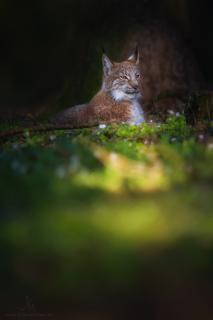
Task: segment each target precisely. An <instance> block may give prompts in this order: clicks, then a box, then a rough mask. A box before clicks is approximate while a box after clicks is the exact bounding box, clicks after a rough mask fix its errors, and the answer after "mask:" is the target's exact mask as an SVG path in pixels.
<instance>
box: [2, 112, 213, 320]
mask: <svg viewBox="0 0 213 320" xmlns="http://www.w3.org/2000/svg"><path fill="white" fill-rule="evenodd" d="M207 131H208V133H207V134H206V133H203V132H202V133H200V132H198V133H197V132H196V131H195V130H194V129H193V128H192V127H190V126H188V125H187V124H186V121H185V118H184V116H182V115H179V114H178V115H174V116H171V117H169V118H168V119H167V121H166V122H165V123H164V124H154V123H149V124H141V125H140V126H133V125H131V126H130V125H125V124H120V125H111V126H107V127H104V126H101V127H99V128H93V129H84V130H73V131H63V132H51V133H48V134H33V135H29V133H28V132H27V131H26V132H25V134H24V135H23V136H22V137H14V138H12V139H10V140H9V141H7V142H4V144H2V146H1V152H0V175H1V183H0V198H1V199H0V203H1V225H0V234H1V242H0V246H1V258H2V263H1V275H3V278H2V279H1V290H3V291H4V296H5V297H6V298H8V297H11V296H13V297H16V296H19V297H20V295H21V296H23V297H24V296H25V295H31V296H38V297H39V298H40V299H41V300H42V299H43V300H44V301H55V304H56V305H57V303H62V301H67V300H66V299H68V298H69V299H71V297H72V299H74V300H75V301H84V300H88V299H89V300H90V299H96V298H97V297H99V298H97V301H99V302H100V299H104V297H109V296H113V297H118V296H122V295H123V299H124V300H125V299H129V298H127V297H130V296H131V295H132V294H133V293H135V292H140V294H142V295H143V296H144V297H147V295H148V296H149V297H151V298H150V299H152V298H153V299H154V300H159V299H163V298H162V297H165V299H167V298H169V297H170V296H171V295H175V296H176V298H177V299H179V297H180V296H182V293H183V292H187V290H189V288H191V290H194V291H193V292H194V297H195V300H196V299H197V300H199V299H200V297H201V296H202V299H207V300H208V299H209V291H208V290H209V288H210V287H211V285H212V280H213V279H212V276H213V273H212V262H213V253H212V249H213V214H212V212H213V188H212V182H213V141H212V136H211V130H210V129H208V130H207ZM201 288H202V290H203V293H202V295H201V294H200V290H201ZM184 290H185V291H184ZM91 297H93V298H91ZM95 297H96V298H95ZM6 298H5V299H6ZM56 301H57V302H56ZM92 301H93V302H94V301H96V300H92ZM196 303H198V305H199V301H197V302H196ZM201 309H202V308H201ZM195 310H196V308H195ZM202 310H203V309H202ZM196 312H197V311H196ZM203 319H205V318H203Z"/></svg>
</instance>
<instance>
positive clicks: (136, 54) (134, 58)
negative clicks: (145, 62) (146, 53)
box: [128, 46, 140, 64]
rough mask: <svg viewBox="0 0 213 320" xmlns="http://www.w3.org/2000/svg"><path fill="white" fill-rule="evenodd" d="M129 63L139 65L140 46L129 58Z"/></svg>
mask: <svg viewBox="0 0 213 320" xmlns="http://www.w3.org/2000/svg"><path fill="white" fill-rule="evenodd" d="M128 61H132V62H135V63H136V64H139V61H140V54H139V50H138V46H136V48H135V51H134V52H133V53H132V54H131V56H130V57H129V58H128Z"/></svg>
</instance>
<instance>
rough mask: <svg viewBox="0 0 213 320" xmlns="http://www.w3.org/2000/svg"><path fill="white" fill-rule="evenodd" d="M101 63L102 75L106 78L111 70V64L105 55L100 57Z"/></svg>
mask: <svg viewBox="0 0 213 320" xmlns="http://www.w3.org/2000/svg"><path fill="white" fill-rule="evenodd" d="M102 63H103V71H104V75H105V76H108V75H109V74H110V72H111V70H112V66H113V63H112V62H111V61H110V59H109V58H108V57H107V55H106V54H105V53H104V54H103V56H102Z"/></svg>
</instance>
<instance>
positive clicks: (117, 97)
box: [112, 90, 125, 101]
mask: <svg viewBox="0 0 213 320" xmlns="http://www.w3.org/2000/svg"><path fill="white" fill-rule="evenodd" d="M112 97H113V99H114V100H115V101H121V100H123V99H124V98H125V94H124V93H123V92H122V91H120V90H112Z"/></svg>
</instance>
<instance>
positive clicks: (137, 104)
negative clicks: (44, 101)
mask: <svg viewBox="0 0 213 320" xmlns="http://www.w3.org/2000/svg"><path fill="white" fill-rule="evenodd" d="M139 60H140V57H139V52H138V49H137V48H136V50H135V52H134V53H133V54H132V55H131V56H130V57H129V58H128V59H127V60H125V61H123V62H112V61H111V60H110V59H109V58H108V57H107V56H106V54H103V57H102V63H103V81H102V87H101V90H100V91H99V92H98V93H97V94H96V95H95V96H94V97H93V98H92V99H91V101H90V102H89V103H88V104H83V105H78V106H75V107H72V108H68V109H66V110H65V111H63V112H61V113H59V114H58V115H57V116H56V117H55V119H54V120H55V122H56V123H57V124H59V123H60V124H70V125H71V126H73V125H74V126H75V127H76V126H90V125H95V124H109V123H115V122H125V123H129V124H139V123H141V122H143V121H144V113H143V110H142V107H141V92H140V87H141V72H140V68H139Z"/></svg>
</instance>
